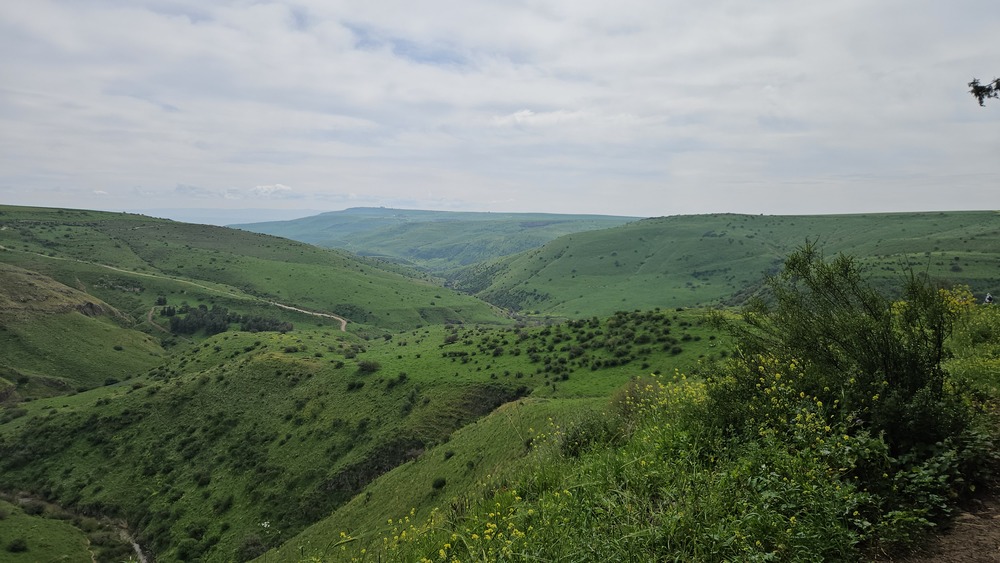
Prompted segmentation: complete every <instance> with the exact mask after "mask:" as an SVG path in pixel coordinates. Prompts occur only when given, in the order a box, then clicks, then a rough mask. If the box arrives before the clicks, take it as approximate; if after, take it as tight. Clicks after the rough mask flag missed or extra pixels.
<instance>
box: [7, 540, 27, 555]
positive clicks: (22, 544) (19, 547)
mask: <svg viewBox="0 0 1000 563" xmlns="http://www.w3.org/2000/svg"><path fill="white" fill-rule="evenodd" d="M7 551H9V552H11V553H24V552H25V551H28V542H27V540H25V539H24V538H14V539H12V540H10V542H8V543H7Z"/></svg>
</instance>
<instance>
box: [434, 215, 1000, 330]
mask: <svg viewBox="0 0 1000 563" xmlns="http://www.w3.org/2000/svg"><path fill="white" fill-rule="evenodd" d="M998 236H1000V215H998V214H997V213H995V212H948V213H898V214H881V215H843V216H788V217H782V216H754V215H725V214H723V215H697V216H678V217H663V218H656V219H644V220H642V221H637V222H634V223H629V224H627V225H622V226H619V227H615V228H611V229H605V230H600V231H589V232H583V233H576V234H572V235H567V236H565V237H562V238H560V239H558V240H555V241H552V242H550V243H548V244H546V245H545V246H543V247H541V248H538V249H535V250H530V251H527V252H524V253H521V254H518V255H515V256H510V257H507V258H504V259H500V260H495V261H491V262H486V263H481V264H475V265H472V266H470V267H468V268H466V269H464V270H462V271H459V272H456V273H454V274H453V275H452V276H450V280H449V281H450V285H452V286H453V287H456V288H458V289H461V290H463V291H467V292H470V293H473V294H475V295H477V296H479V297H481V298H483V299H485V300H487V301H489V302H491V303H494V304H496V305H498V306H501V307H505V308H510V309H513V310H519V311H522V312H528V313H535V314H548V315H555V316H570V317H573V316H588V315H607V314H610V313H612V312H614V311H616V310H619V309H632V308H639V309H650V308H654V307H691V306H718V305H732V304H737V303H740V302H741V301H742V299H743V298H744V297H745V296H746V295H748V294H751V293H752V292H754V291H755V289H754V288H756V287H758V286H759V284H760V283H761V280H762V278H763V276H764V275H766V274H768V273H773V272H775V271H777V269H778V267H779V266H780V264H781V262H782V260H783V259H784V257H785V256H786V255H787V254H788V253H789V252H791V251H792V250H794V249H796V248H797V247H799V246H801V245H802V244H803V243H804V242H805V241H806V240H807V239H808V240H812V241H816V242H817V243H818V244H819V245H820V247H821V248H822V249H823V251H824V252H826V253H827V254H828V255H831V256H832V255H834V254H836V253H840V252H844V253H848V254H851V255H853V256H856V257H858V259H859V260H860V262H861V263H862V265H863V267H864V270H865V272H866V274H868V275H871V276H872V277H873V278H874V280H875V281H876V283H880V284H883V285H886V286H898V285H899V283H898V282H899V281H900V279H901V276H902V275H903V272H904V270H905V268H906V266H907V265H909V266H912V267H913V268H914V269H915V270H918V271H921V272H927V273H928V274H930V275H931V276H933V277H935V278H938V279H941V280H947V281H951V282H955V283H963V284H968V285H970V286H971V287H972V289H973V290H974V291H975V292H977V293H978V294H984V293H985V292H987V291H993V290H996V289H997V288H1000V272H998V270H997V268H996V265H997V264H998V263H1000V249H998V247H997V245H996V241H997V238H998Z"/></svg>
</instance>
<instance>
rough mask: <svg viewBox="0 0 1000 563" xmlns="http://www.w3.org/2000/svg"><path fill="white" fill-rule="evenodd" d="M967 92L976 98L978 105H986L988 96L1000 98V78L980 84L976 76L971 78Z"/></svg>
mask: <svg viewBox="0 0 1000 563" xmlns="http://www.w3.org/2000/svg"><path fill="white" fill-rule="evenodd" d="M969 93H971V94H972V97H974V98H976V100H977V101H978V102H979V105H980V106H985V105H986V103H985V102H986V100H987V99H988V98H1000V78H994V79H993V82H987V83H986V84H980V82H979V79H978V78H973V79H972V82H969Z"/></svg>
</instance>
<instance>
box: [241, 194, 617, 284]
mask: <svg viewBox="0 0 1000 563" xmlns="http://www.w3.org/2000/svg"><path fill="white" fill-rule="evenodd" d="M635 219H636V218H634V217H616V216H609V215H562V214H555V213H475V212H450V211H416V210H407V209H386V208H381V207H380V208H369V207H362V208H354V209H346V210H344V211H334V212H330V213H322V214H320V215H316V216H313V217H305V218H302V219H294V220H291V221H274V222H267V223H251V224H244V225H233V226H234V227H236V228H240V229H246V230H248V231H253V232H258V233H267V234H271V235H276V236H281V237H286V238H290V239H292V240H298V241H302V242H307V243H310V244H315V245H318V246H322V247H327V248H342V249H344V250H348V251H350V252H354V253H356V254H358V255H361V256H378V257H382V258H386V259H389V260H395V261H399V262H401V263H405V264H408V265H411V266H414V267H418V268H421V269H423V270H427V271H431V272H437V273H442V272H447V271H449V270H453V269H455V268H457V267H460V266H465V265H468V264H472V263H475V262H481V261H483V260H488V259H492V258H498V257H502V256H508V255H511V254H516V253H518V252H522V251H524V250H528V249H531V248H536V247H538V246H541V245H542V244H545V243H546V242H548V241H550V240H553V239H556V238H558V237H560V236H563V235H566V234H570V233H576V232H580V231H589V230H594V229H605V228H608V227H614V226H617V225H621V224H624V223H627V222H630V221H634V220H635Z"/></svg>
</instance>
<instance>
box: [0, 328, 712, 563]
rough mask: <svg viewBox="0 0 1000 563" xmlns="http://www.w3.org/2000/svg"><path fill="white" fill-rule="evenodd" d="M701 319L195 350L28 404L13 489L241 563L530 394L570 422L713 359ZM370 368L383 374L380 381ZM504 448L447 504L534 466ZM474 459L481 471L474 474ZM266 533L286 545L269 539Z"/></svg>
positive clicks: (213, 342)
mask: <svg viewBox="0 0 1000 563" xmlns="http://www.w3.org/2000/svg"><path fill="white" fill-rule="evenodd" d="M674 317H676V318H674ZM697 322H698V321H697V315H696V313H693V312H676V311H672V312H670V313H665V312H661V313H656V312H650V313H644V314H640V313H627V314H626V313H622V315H620V316H618V317H615V318H612V319H608V320H605V321H599V320H596V319H595V320H592V321H588V322H586V323H579V324H570V323H563V324H558V325H554V326H548V327H520V328H498V327H492V328H491V327H468V326H457V325H456V326H452V327H443V326H429V327H425V328H421V329H416V330H411V331H409V332H406V333H399V334H396V335H394V336H392V337H390V338H372V339H370V340H364V339H361V338H358V337H356V336H353V335H351V334H350V333H348V334H345V333H341V332H340V331H339V330H336V329H334V328H332V327H315V326H304V327H302V328H301V329H296V330H294V331H292V332H289V333H287V334H278V333H256V334H253V333H246V332H227V333H222V334H219V335H216V336H213V337H210V338H207V339H196V340H195V341H193V342H191V343H183V342H181V343H178V344H176V345H175V346H174V347H173V348H172V353H171V356H170V359H169V361H168V362H166V363H165V364H164V365H162V366H159V367H156V368H153V369H152V370H149V371H148V372H147V373H145V374H142V375H141V376H139V377H133V378H131V379H128V380H127V381H122V382H120V383H117V384H114V385H110V386H106V387H100V388H98V389H94V390H91V391H87V392H83V393H78V394H76V395H74V396H72V397H54V398H50V399H39V400H36V401H32V402H31V403H27V404H25V406H24V407H23V409H22V410H23V411H24V413H23V414H22V415H21V416H19V417H18V418H15V419H13V420H11V421H10V422H8V423H7V424H4V425H0V436H2V437H3V438H4V440H5V441H6V443H7V444H8V445H9V448H8V449H6V450H5V454H4V458H5V459H6V463H5V468H4V475H5V477H4V483H5V485H6V486H8V487H26V488H37V487H38V486H39V483H47V484H45V485H41V486H42V487H43V489H42V492H43V493H44V494H45V495H46V496H47V497H48V498H53V499H58V500H59V501H60V502H62V503H66V504H67V505H72V506H78V507H81V508H83V509H85V510H89V511H97V512H101V513H108V514H115V515H118V516H119V517H122V518H125V519H126V520H127V521H128V522H129V523H130V524H131V525H132V526H133V527H134V528H135V529H136V530H137V531H138V532H139V535H140V538H141V539H142V541H143V542H144V543H146V544H148V545H149V546H151V547H152V548H153V549H154V552H155V553H157V555H158V556H159V557H165V558H167V559H170V558H171V557H176V558H180V559H187V558H190V557H193V556H196V555H197V556H203V557H207V558H208V559H209V560H216V559H221V560H226V559H228V558H230V557H234V556H235V554H240V553H242V554H248V553H253V552H254V550H256V549H259V547H260V546H264V547H268V546H271V545H273V542H277V541H278V540H279V539H283V538H285V537H288V536H289V535H292V534H294V533H296V532H298V531H300V530H302V529H304V528H305V526H306V525H307V524H310V523H312V522H313V521H316V520H319V519H321V518H322V517H324V516H326V515H327V514H328V513H330V512H333V511H335V510H337V508H338V507H339V506H341V505H342V504H343V503H346V502H348V501H349V500H351V499H352V498H353V497H354V496H355V495H356V494H357V493H358V492H360V491H361V488H362V487H364V486H365V485H366V484H367V483H368V482H369V481H371V480H372V479H374V478H376V477H377V476H378V475H380V474H382V473H384V472H386V471H389V470H391V469H392V468H393V467H396V466H397V465H398V464H400V463H402V462H405V461H406V460H409V459H411V458H414V457H415V456H417V455H418V454H419V453H421V452H423V451H425V450H427V449H428V448H431V447H434V446H435V445H438V446H440V445H442V444H452V445H453V446H454V445H456V444H459V443H463V442H456V441H455V440H456V439H457V436H458V435H456V434H453V433H454V432H456V431H458V430H459V429H461V428H463V427H466V425H468V424H469V423H470V422H473V421H474V420H476V419H478V418H479V417H482V416H484V415H486V414H487V413H489V412H490V411H492V410H493V409H494V408H496V407H497V406H499V405H501V404H503V403H505V402H507V401H509V400H511V399H514V398H516V397H518V396H519V395H522V394H525V393H531V397H537V398H535V399H532V401H533V402H529V403H528V404H530V405H534V404H535V403H538V404H540V405H546V406H545V407H544V408H545V409H549V412H550V413H552V412H561V413H570V412H573V411H575V410H576V409H574V408H571V407H570V405H573V404H584V403H586V401H592V400H593V398H595V397H596V398H598V400H600V399H599V398H600V397H603V396H606V395H607V394H608V393H609V392H610V391H609V390H610V389H613V388H615V387H618V386H620V385H621V384H622V382H624V381H626V380H627V379H628V377H629V373H634V372H635V371H636V370H641V369H643V368H642V364H644V363H646V364H649V365H648V366H647V368H648V369H660V370H663V371H672V369H673V367H674V366H678V365H693V366H697V365H698V361H699V360H703V361H708V359H709V357H708V356H707V355H706V354H713V353H717V350H718V348H712V347H710V345H711V344H713V343H717V341H714V340H710V339H709V337H708V336H707V333H706V332H705V331H706V330H707V329H706V328H705V327H703V326H698V325H697ZM591 323H594V324H593V325H592V324H591ZM667 327H673V328H675V329H676V330H677V333H676V337H677V342H676V344H677V345H678V346H677V347H678V349H679V350H681V351H680V352H678V353H673V352H671V351H670V350H664V349H663V344H664V343H666V341H664V342H663V343H659V345H658V346H659V347H653V346H652V343H654V342H655V338H658V337H660V336H665V335H661V334H659V332H662V331H663V330H665V328H667ZM629 330H630V331H632V332H633V333H634V334H638V335H640V336H641V334H647V333H648V334H649V335H650V336H649V342H650V344H651V345H650V346H649V348H650V350H648V351H640V350H638V349H636V350H631V349H630V347H631V346H630V347H628V348H627V347H625V346H624V344H626V343H623V342H620V340H621V338H622V337H623V335H624V333H623V332H622V331H629ZM657 331H659V332H657ZM598 332H600V333H601V334H600V335H597V334H596V333H598ZM671 334H673V333H671ZM685 334H687V335H688V338H687V340H682V338H683V337H684V335H685ZM695 334H698V335H699V338H698V339H696V338H695V336H694V335H695ZM654 335H655V337H654ZM700 335H706V336H705V337H704V338H701V337H700ZM450 338H454V342H452V343H450V344H446V341H447V340H448V339H450ZM671 338H672V337H671ZM504 339H507V340H508V341H509V344H508V345H506V346H505V348H506V351H505V352H504V353H503V354H499V355H498V354H496V353H495V350H496V347H497V346H498V345H501V344H500V343H502V342H503V340H504ZM616 340H617V341H619V344H614V341H616ZM639 340H642V339H639ZM582 344H586V345H587V346H588V348H587V350H586V351H583V350H582V346H581V345H582ZM598 344H600V345H599V346H598ZM578 346H579V347H580V348H581V350H580V351H576V350H575V348H576V347H578ZM674 346H675V344H671V346H670V349H671V350H672V349H673V347H674ZM529 349H534V350H535V351H533V352H529ZM518 350H519V351H518ZM619 350H621V351H622V352H618V351H619ZM616 353H620V354H621V355H620V356H617V357H616V355H615V354H616ZM571 356H572V358H571ZM612 358H614V359H615V360H616V361H615V363H614V365H611V364H609V365H607V366H604V365H603V364H602V365H600V366H599V367H597V368H596V369H595V368H594V367H593V363H594V362H595V361H597V360H599V359H600V360H602V361H605V360H610V359H612ZM626 361H627V363H626ZM363 362H370V363H372V364H374V365H376V366H377V368H376V369H374V370H372V371H371V372H369V373H362V372H361V371H360V370H359V366H360V365H361V364H362V363H363ZM505 362H506V363H505ZM556 366H560V367H559V369H558V370H557V369H556ZM654 366H656V367H655V368H654ZM519 372H520V375H519ZM352 386H354V387H352ZM546 400H551V401H550V402H547V401H546ZM574 401H576V403H574ZM580 401H583V403H581V402H580ZM538 408H542V407H538ZM505 412H507V411H505ZM509 412H510V413H513V412H517V413H521V412H535V411H533V410H531V409H528V410H524V411H522V410H521V409H518V410H517V411H509ZM538 412H543V411H538ZM518 416H521V415H520V414H518ZM523 416H524V417H525V419H531V418H532V417H535V418H537V416H540V415H537V416H536V415H534V414H525V415H523ZM498 420H499V419H498ZM494 427H495V428H497V427H496V426H494ZM498 432H499V430H498ZM504 438H505V439H504V440H502V441H501V440H499V439H494V438H491V439H493V440H494V441H495V442H496V447H497V448H498V450H497V451H498V452H500V453H496V454H493V453H488V452H486V451H485V450H483V449H482V448H481V447H476V446H474V445H473V444H476V443H479V444H481V442H477V441H475V440H472V441H469V442H467V443H468V444H470V445H469V446H468V447H467V451H464V452H463V453H461V454H457V453H456V457H455V460H456V461H455V462H454V463H452V464H451V466H452V467H453V469H454V470H455V471H456V473H443V474H441V475H434V476H433V477H430V480H429V481H428V487H429V489H428V491H430V492H433V491H434V489H433V487H432V484H433V481H434V479H436V478H438V477H443V478H444V479H445V481H446V484H445V485H444V486H443V487H441V488H440V490H439V491H438V492H439V493H441V494H444V493H447V494H455V493H456V492H457V491H459V490H461V489H463V488H464V487H466V486H468V484H469V483H470V482H472V481H473V480H474V479H475V476H477V475H479V474H480V473H478V472H479V471H481V470H486V468H488V467H490V466H492V465H498V464H499V462H497V461H496V460H503V459H506V458H507V457H509V456H507V454H505V453H503V452H510V451H523V449H524V439H523V438H521V437H517V436H514V435H509V434H508V435H506V436H505V437H504ZM462 447H463V448H466V446H462ZM473 450H475V451H473ZM458 451H459V450H457V449H456V452H458ZM441 455H442V456H443V454H441ZM449 461H450V460H449ZM469 461H472V462H473V465H474V467H479V468H480V469H476V471H470V470H469V469H463V468H466V467H467V466H466V465H465V464H467V463H468V462H469ZM418 465H421V464H420V463H418ZM467 472H468V473H467ZM32 483H35V484H34V485H32ZM438 497H440V494H439V495H437V497H435V498H438ZM400 498H401V499H403V498H404V497H400ZM407 502H409V500H407ZM407 509H409V507H407ZM262 522H270V523H271V527H269V528H268V530H269V533H270V534H272V536H268V537H262V536H261V535H260V534H261V532H262V531H263V530H262V529H261V528H260V523H262ZM278 531H280V532H281V533H282V534H283V535H282V536H281V537H280V538H279V537H277V536H276V534H277V532H278ZM258 541H260V542H261V543H260V544H259V545H258V544H257V543H255V542H258ZM241 550H242V551H241ZM247 550H249V551H247Z"/></svg>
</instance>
